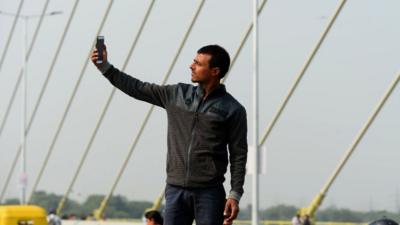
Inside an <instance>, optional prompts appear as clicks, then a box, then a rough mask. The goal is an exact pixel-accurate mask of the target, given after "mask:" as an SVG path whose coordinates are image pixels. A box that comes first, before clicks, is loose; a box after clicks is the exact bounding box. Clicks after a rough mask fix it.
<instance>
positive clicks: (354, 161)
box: [0, 0, 400, 210]
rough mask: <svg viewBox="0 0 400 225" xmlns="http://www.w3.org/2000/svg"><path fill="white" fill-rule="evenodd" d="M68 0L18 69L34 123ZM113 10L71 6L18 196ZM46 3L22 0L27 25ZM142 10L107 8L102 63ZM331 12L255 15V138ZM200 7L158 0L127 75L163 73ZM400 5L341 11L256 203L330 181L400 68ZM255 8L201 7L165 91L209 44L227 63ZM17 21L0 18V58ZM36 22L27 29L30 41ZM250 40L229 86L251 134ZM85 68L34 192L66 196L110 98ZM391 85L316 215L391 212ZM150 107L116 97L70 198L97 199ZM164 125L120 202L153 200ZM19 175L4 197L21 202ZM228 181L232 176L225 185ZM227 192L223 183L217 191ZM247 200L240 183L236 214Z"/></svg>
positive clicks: (396, 199)
mask: <svg viewBox="0 0 400 225" xmlns="http://www.w3.org/2000/svg"><path fill="white" fill-rule="evenodd" d="M74 2H75V1H62V0H52V1H50V6H49V10H48V11H54V10H56V11H58V10H62V11H63V14H62V15H58V16H52V17H47V18H46V19H45V21H44V23H43V25H42V28H41V32H40V34H39V36H38V39H37V42H36V45H35V47H34V50H33V52H32V55H31V59H30V60H29V64H28V112H29V113H31V112H32V109H33V106H34V104H35V102H36V100H37V97H38V94H39V91H40V88H41V87H42V85H43V82H44V79H45V77H46V75H47V73H48V71H49V67H50V64H51V62H52V58H53V57H54V55H55V51H56V48H57V46H58V44H59V42H60V38H61V35H62V31H63V30H64V28H65V25H66V23H67V19H68V17H69V15H70V13H71V10H72V6H73V3H74ZM108 2H109V1H106V0H102V1H99V0H84V1H80V3H79V5H78V8H77V12H76V15H75V17H74V19H73V21H72V24H71V27H70V29H69V31H68V33H67V36H66V39H65V42H64V45H63V47H62V49H61V54H60V57H59V58H58V60H57V62H56V66H55V68H54V71H53V73H52V77H51V80H50V83H49V85H48V88H47V90H46V92H45V95H44V97H43V101H42V103H41V105H40V108H39V111H38V115H37V117H36V119H35V122H34V124H33V126H32V128H31V131H30V133H29V137H28V147H27V158H28V165H27V166H28V177H29V186H28V189H29V190H28V193H29V192H30V189H31V188H32V184H33V181H34V179H35V178H36V176H37V173H38V170H39V168H40V165H41V163H42V162H43V159H44V156H45V154H46V152H47V151H48V148H49V145H50V142H51V139H52V138H53V135H54V132H55V130H56V128H57V126H58V124H59V123H60V119H61V115H62V113H63V112H64V110H65V108H66V104H67V101H68V99H69V98H70V96H71V94H72V90H73V87H74V85H75V83H76V82H77V79H78V76H79V73H80V71H81V69H82V67H83V65H84V62H85V59H86V58H87V56H88V53H89V50H90V46H91V43H92V41H93V40H94V38H95V35H96V31H97V29H98V27H99V25H100V21H101V18H102V17H103V15H104V12H105V9H106V7H107V5H108ZM18 3H19V1H15V0H2V1H0V10H1V11H5V12H16V10H17V7H18ZM44 3H45V1H44V0H34V1H25V4H24V8H23V10H22V13H23V14H40V12H41V10H42V8H43V5H44ZM149 3H150V2H149V1H144V0H142V1H128V0H118V1H115V2H114V4H113V6H112V10H111V13H110V15H109V18H108V20H107V22H106V24H105V27H104V29H103V31H102V32H101V33H102V34H103V35H104V36H105V41H106V44H107V47H108V51H109V59H110V62H111V63H112V64H114V65H115V66H117V67H119V68H121V67H122V65H123V62H124V60H125V58H126V56H127V52H128V49H129V47H130V46H131V44H132V42H133V39H134V36H135V35H136V33H137V31H138V29H139V25H140V23H141V21H142V19H143V17H144V14H145V11H146V9H147V7H148V4H149ZM338 4H339V1H332V0H329V1H320V0H304V1H296V0H279V1H278V0H269V1H268V3H267V4H266V6H265V9H264V10H263V12H262V14H261V15H260V17H259V23H260V24H259V26H260V27H259V28H260V35H259V36H260V40H259V42H260V43H259V44H260V45H259V51H260V88H261V90H260V98H259V99H260V103H259V104H260V121H259V124H260V135H261V134H262V133H263V130H264V129H265V127H266V126H267V125H268V124H269V122H270V121H271V119H272V116H273V114H274V112H275V111H276V109H277V107H278V106H279V105H280V103H281V102H282V100H283V98H284V96H285V95H286V93H287V92H288V89H289V87H290V86H291V84H292V82H293V80H294V78H295V77H296V76H297V74H298V73H299V72H300V70H301V67H302V65H303V64H304V62H305V61H306V59H307V57H308V55H309V54H310V52H311V50H312V48H313V47H314V45H315V44H316V42H317V40H318V38H319V37H320V36H321V33H322V31H323V30H324V28H325V26H326V25H327V22H328V20H329V18H330V17H331V15H332V14H333V12H334V10H335V9H336V7H337V5H338ZM197 5H198V1H183V0H180V1H179V0H168V1H157V2H156V3H155V5H154V8H153V11H152V12H151V14H150V18H149V20H148V22H147V24H146V26H145V29H144V31H143V34H142V36H141V38H140V41H139V43H138V45H137V47H136V49H135V51H134V53H133V55H132V58H131V60H130V63H129V65H128V67H127V69H126V71H127V72H128V73H129V74H132V75H135V76H136V77H138V78H140V79H142V80H145V81H150V82H155V83H160V82H161V80H162V78H163V76H164V75H165V73H166V72H167V69H168V67H169V65H170V64H171V62H172V57H173V55H174V54H175V52H176V51H177V48H178V46H179V43H180V42H181V40H182V38H183V34H184V32H185V31H186V29H187V27H188V25H189V21H190V19H191V18H192V15H193V14H194V11H195V9H196V7H197ZM399 8H400V2H399V1H397V0H383V1H373V0H354V1H348V2H347V4H346V5H345V6H344V8H343V10H342V12H341V14H340V15H339V17H338V19H337V22H336V23H335V25H334V26H333V27H332V30H331V32H330V33H329V34H328V37H327V38H326V40H325V42H324V43H323V45H322V47H321V49H320V51H319V52H318V54H317V55H316V57H315V60H314V61H313V62H312V64H311V65H310V67H309V69H308V71H307V72H306V74H305V76H304V78H303V80H302V81H301V83H300V85H299V86H298V88H297V90H296V91H295V93H294V95H293V97H292V99H291V100H290V102H289V104H288V105H287V108H286V109H285V111H284V113H283V114H282V116H281V118H280V119H279V121H278V123H277V124H276V126H275V129H274V130H273V131H272V133H271V135H270V137H269V138H268V139H267V142H266V148H267V152H268V156H267V174H266V175H262V176H261V177H260V205H261V207H268V206H271V205H276V204H280V203H283V204H292V205H296V206H299V207H300V206H307V205H308V204H309V203H310V201H311V200H312V198H313V197H314V196H315V195H316V194H317V193H318V192H319V190H320V189H321V188H322V186H323V185H324V184H325V182H326V181H327V179H328V177H329V176H330V174H331V172H332V171H333V170H334V168H335V167H336V165H337V164H338V162H339V160H340V159H341V157H342V155H343V153H344V152H345V151H346V150H347V148H348V147H349V146H350V144H351V143H352V141H353V140H354V139H355V138H356V135H357V133H358V132H359V130H360V129H361V127H362V126H363V124H364V123H365V122H366V121H367V119H368V117H369V116H370V115H371V113H372V111H373V110H374V108H375V106H376V104H377V103H378V101H379V100H380V98H381V96H382V95H383V94H384V93H385V91H386V89H387V88H388V87H389V84H390V83H391V82H392V80H393V79H394V78H395V77H396V76H397V73H398V72H399V70H400V62H399V60H398V59H399V58H400V44H399V40H400V26H399V25H398V23H399V21H400V15H399V13H398V11H399ZM251 13H252V1H232V0H219V1H215V0H214V1H207V2H206V3H205V5H204V7H203V10H202V12H201V13H200V15H199V18H198V21H197V22H196V24H195V27H194V29H193V31H192V33H191V34H190V36H189V39H188V41H187V43H186V44H185V46H184V48H183V51H182V54H181V55H180V57H179V58H178V61H177V63H176V66H175V67H174V69H173V71H172V74H171V77H170V79H169V80H168V82H167V83H176V82H190V71H189V64H190V63H191V61H192V59H193V58H194V56H195V52H196V51H197V49H198V48H199V47H201V46H202V45H205V44H212V43H217V44H220V45H222V46H225V47H226V49H227V50H228V51H229V52H230V53H231V55H233V54H234V53H235V51H236V49H237V48H238V46H239V43H240V40H241V37H242V35H243V33H244V32H245V30H246V29H247V27H248V25H249V23H250V22H251ZM12 22H13V18H12V17H6V16H0V33H1V35H0V52H1V53H3V51H4V46H5V44H6V41H7V38H8V34H9V32H10V29H11V25H12ZM21 22H22V21H21V20H20V21H19V23H18V26H17V28H16V30H15V34H14V38H13V40H12V42H11V46H10V48H9V51H8V54H7V58H6V59H5V62H4V65H3V67H2V68H1V70H0V93H1V94H0V120H2V118H3V116H4V114H5V110H6V107H7V104H8V101H9V99H10V96H11V92H12V89H13V87H14V85H15V82H16V79H17V76H18V74H19V71H20V68H21V67H20V66H21V63H22V53H23V45H22V40H23V38H22V37H23V34H22V29H23V26H21V24H22V23H21ZM37 22H38V19H32V20H30V22H29V34H30V35H29V37H30V38H31V37H32V34H33V31H34V29H35V27H36V25H37ZM251 49H252V48H251V39H250V40H249V41H248V42H247V44H246V45H245V46H244V49H243V51H242V53H241V55H240V57H239V58H238V61H237V63H236V64H235V65H234V66H233V67H232V68H231V72H230V77H229V79H228V80H227V83H226V85H227V89H228V91H229V92H231V93H232V94H233V95H234V96H235V97H236V98H237V99H238V100H239V101H240V102H241V103H242V104H243V105H244V106H245V107H246V108H247V111H248V120H249V137H248V140H249V144H252V143H251V140H252V139H251V136H252V133H253V132H252V127H251V126H252V123H251V121H252V120H251V119H252V112H251V109H252V108H251V104H252V103H251V94H252V86H251V82H252V69H251V65H252V64H251V60H252V58H251ZM111 89H112V87H111V85H110V84H109V82H108V81H107V80H106V79H105V78H103V77H102V76H101V75H100V73H99V72H98V71H97V70H96V69H95V68H94V66H93V65H92V64H90V65H89V66H88V67H87V70H86V72H85V75H84V78H83V80H82V83H81V85H80V88H79V91H78V93H77V95H76V99H75V100H74V102H73V105H72V108H71V111H70V113H69V114H68V117H67V120H66V123H65V125H64V127H63V130H62V132H61V134H60V137H59V139H58V141H57V143H56V146H55V150H54V153H53V155H52V157H51V159H50V162H49V164H48V166H47V168H46V171H45V174H44V176H45V177H44V178H43V179H42V182H41V183H40V185H39V189H40V190H46V191H48V192H55V193H58V194H63V193H65V191H66V189H67V186H68V184H69V183H70V182H71V180H72V175H73V173H74V172H75V170H76V168H77V165H78V162H79V159H80V158H81V157H82V154H83V151H84V149H85V147H86V145H87V143H88V141H89V137H90V135H91V133H92V132H93V131H94V127H95V124H96V122H97V120H98V118H99V116H100V112H101V110H102V109H103V107H104V104H105V102H106V99H107V97H108V96H109V94H110V92H111ZM399 95H400V88H399V87H397V88H396V90H395V91H394V92H393V94H392V96H391V97H390V98H389V100H388V101H387V104H386V105H385V106H384V108H383V110H382V111H381V113H380V114H379V116H378V118H377V119H376V121H375V122H374V123H373V125H372V126H371V127H370V129H369V131H368V132H367V134H366V135H365V137H364V139H363V140H362V141H361V143H360V144H359V146H358V147H357V149H356V151H355V153H354V155H353V156H352V158H351V159H350V160H349V162H348V164H347V165H346V166H345V167H344V169H343V171H342V173H341V174H340V175H339V177H338V178H337V179H336V182H335V183H334V184H333V185H332V188H331V189H330V190H329V192H328V195H327V197H326V198H325V200H324V202H323V206H322V207H327V206H332V205H334V206H337V207H346V208H352V209H360V210H369V209H375V210H377V209H388V210H398V209H399V208H400V178H399V175H398V171H400V163H399V159H400V151H399V150H400V139H399V138H398V134H399V133H400V119H399V116H398V115H400V98H399V97H400V96H399ZM21 105H22V104H21V95H20V93H19V94H18V95H17V98H16V102H15V104H14V106H13V108H12V110H11V114H10V117H9V120H8V121H7V124H6V127H5V130H4V132H3V134H2V135H1V136H0V155H1V157H0V165H1V169H0V185H1V186H0V188H2V187H3V184H4V182H5V179H6V175H7V173H8V171H9V169H10V166H11V161H12V160H13V158H14V156H15V152H16V150H17V147H18V144H19V142H20V139H21V137H20V136H21V135H20V134H21ZM148 108H149V105H148V104H146V103H143V102H139V101H136V100H134V99H132V98H130V97H128V96H126V95H124V94H122V93H121V92H117V93H116V95H115V96H114V99H113V101H112V103H111V105H110V108H109V110H108V112H107V114H106V117H105V119H104V122H103V124H102V125H101V127H100V130H99V133H98V135H97V136H96V139H95V141H94V143H93V146H92V149H91V151H90V153H89V155H88V158H87V160H86V163H85V164H84V166H83V170H82V172H81V174H80V176H79V177H78V180H77V182H76V185H75V186H74V188H73V193H72V194H71V197H72V198H77V199H83V198H85V197H86V196H87V195H89V194H106V193H108V192H109V190H110V188H111V184H112V182H113V181H114V180H115V177H116V174H117V171H118V170H119V168H120V167H121V164H122V162H123V160H124V158H125V157H126V154H127V152H128V150H129V147H130V146H131V144H132V141H133V139H134V137H135V136H136V134H137V132H138V130H139V126H140V124H141V123H142V121H143V119H144V115H145V113H146V112H147V110H148ZM166 124H167V123H166V115H165V112H164V111H163V109H160V108H157V109H156V110H155V112H154V113H153V115H152V117H151V119H150V121H149V123H148V125H147V127H146V129H145V132H144V134H143V136H142V138H141V139H140V141H139V143H138V145H137V147H136V148H135V151H134V153H133V157H132V159H131V161H130V163H129V166H128V167H127V169H126V171H125V173H124V175H123V178H122V179H121V182H120V183H119V185H118V187H117V190H116V194H122V195H125V196H127V197H128V198H130V199H135V200H151V201H153V200H154V199H155V198H156V196H158V195H159V193H160V192H161V190H162V188H163V185H164V183H165V156H166ZM19 167H20V166H18V167H17V168H16V172H15V176H14V178H13V180H12V182H11V184H10V186H9V188H8V189H7V198H10V197H17V196H18V193H19V189H18V182H17V180H18V171H19ZM228 181H229V179H228ZM226 184H227V188H229V185H228V182H226ZM250 202H251V177H250V176H247V177H246V185H245V195H244V197H243V200H242V202H241V205H242V207H245V206H246V205H247V204H248V203H250Z"/></svg>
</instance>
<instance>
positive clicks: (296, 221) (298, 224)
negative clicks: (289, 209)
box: [292, 213, 301, 225]
mask: <svg viewBox="0 0 400 225" xmlns="http://www.w3.org/2000/svg"><path fill="white" fill-rule="evenodd" d="M292 225H301V220H300V214H298V213H297V214H296V215H295V216H294V217H293V218H292Z"/></svg>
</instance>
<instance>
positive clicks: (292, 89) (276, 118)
mask: <svg viewBox="0 0 400 225" xmlns="http://www.w3.org/2000/svg"><path fill="white" fill-rule="evenodd" d="M345 3H346V0H342V1H341V2H340V4H339V5H338V7H337V8H336V10H335V12H334V14H333V15H332V17H331V19H330V20H329V23H328V25H327V26H326V28H325V30H324V31H323V33H322V35H321V37H320V39H319V40H318V42H317V44H316V45H315V47H314V49H313V50H312V52H311V54H310V56H309V58H308V59H307V61H306V62H305V64H304V65H303V68H302V69H301V71H300V73H299V75H298V76H297V78H296V79H295V80H294V82H293V84H292V86H291V88H290V90H289V92H288V94H287V96H286V97H285V99H284V100H283V102H282V103H281V105H280V106H279V108H278V110H277V111H276V113H275V115H274V117H273V119H272V122H271V123H270V124H269V126H268V127H267V128H266V129H265V132H264V135H263V137H262V138H261V141H260V146H262V145H263V144H264V143H265V141H266V139H267V137H268V136H269V134H270V133H271V131H272V129H273V127H274V126H275V124H276V122H277V121H278V118H279V117H280V115H281V114H282V112H283V110H284V108H285V107H286V105H287V103H288V102H289V99H290V98H291V96H292V95H293V93H294V91H295V89H296V88H297V86H298V84H299V83H300V80H301V79H302V77H303V75H304V74H305V73H306V71H307V69H308V67H309V65H310V64H311V62H312V60H313V59H314V56H315V55H316V54H317V52H318V50H319V48H320V47H321V45H322V43H323V41H324V40H325V37H326V36H327V34H328V33H329V31H330V29H331V27H332V26H333V24H334V23H335V21H336V18H337V17H338V15H339V13H340V12H341V10H342V8H343V6H344V4H345Z"/></svg>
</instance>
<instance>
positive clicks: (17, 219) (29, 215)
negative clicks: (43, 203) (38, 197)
mask: <svg viewBox="0 0 400 225" xmlns="http://www.w3.org/2000/svg"><path fill="white" fill-rule="evenodd" d="M0 225H47V218H46V210H45V209H43V208H41V207H39V206H34V205H9V206H0Z"/></svg>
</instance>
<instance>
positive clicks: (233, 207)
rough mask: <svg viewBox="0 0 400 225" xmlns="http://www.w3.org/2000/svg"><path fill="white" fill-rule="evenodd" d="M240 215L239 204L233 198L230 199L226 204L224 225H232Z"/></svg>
mask: <svg viewBox="0 0 400 225" xmlns="http://www.w3.org/2000/svg"><path fill="white" fill-rule="evenodd" d="M238 213H239V202H238V201H236V200H235V199H233V198H228V199H227V200H226V203H225V210H224V224H223V225H231V224H232V223H233V220H235V219H236V217H237V215H238Z"/></svg>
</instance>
